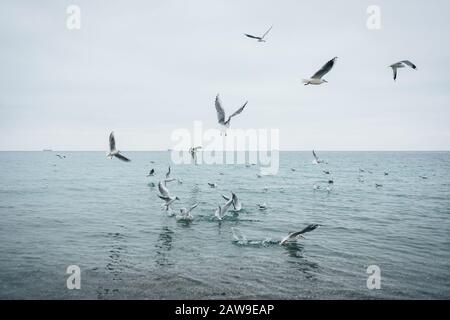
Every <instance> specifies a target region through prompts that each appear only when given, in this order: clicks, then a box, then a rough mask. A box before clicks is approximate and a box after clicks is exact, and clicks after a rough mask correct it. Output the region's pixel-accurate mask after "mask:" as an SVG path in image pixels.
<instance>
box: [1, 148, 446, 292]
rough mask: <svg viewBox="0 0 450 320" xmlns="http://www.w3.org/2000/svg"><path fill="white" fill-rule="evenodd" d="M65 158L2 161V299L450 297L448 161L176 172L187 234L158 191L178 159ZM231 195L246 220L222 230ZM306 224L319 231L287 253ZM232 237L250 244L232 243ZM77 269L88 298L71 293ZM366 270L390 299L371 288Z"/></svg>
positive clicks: (371, 157)
mask: <svg viewBox="0 0 450 320" xmlns="http://www.w3.org/2000/svg"><path fill="white" fill-rule="evenodd" d="M55 154H56V152H0V163H1V166H0V178H1V179H0V181H1V182H0V298H2V299H29V298H38V299H53V298H62V299H131V298H137V299H217V298H219V299H225V298H232V299H238V298H239V299H247V298H248V299H269V298H270V299H272V298H274V299H365V298H395V299H397V298H406V299H421V298H425V299H428V298H437V299H449V298H450V252H449V249H450V222H449V219H450V153H448V152H321V153H319V155H320V157H322V158H324V159H325V160H326V161H327V162H328V164H321V165H313V164H312V163H311V160H312V156H311V154H310V152H282V153H281V155H280V171H279V174H278V175H275V176H264V177H262V178H258V177H257V173H258V172H259V170H258V167H257V166H250V167H247V166H245V165H220V166H218V165H201V166H200V165H199V166H194V165H175V164H171V165H172V176H173V177H177V178H180V179H182V181H183V183H182V184H178V183H177V182H172V183H170V184H169V189H170V190H171V192H172V193H173V194H176V195H177V196H178V197H180V199H181V200H180V201H179V202H178V203H176V205H175V206H174V209H179V208H180V207H182V206H189V205H191V204H193V203H196V202H198V203H199V207H198V208H196V209H195V210H194V211H193V215H194V217H195V220H194V221H193V222H192V223H191V224H185V223H180V222H177V221H176V220H175V219H174V218H173V217H169V216H168V215H167V214H165V213H164V212H162V211H161V208H160V205H161V202H162V201H161V200H160V199H159V198H158V197H157V196H156V194H157V188H155V187H151V183H152V182H153V183H155V184H157V182H158V180H159V179H162V177H163V176H164V174H165V173H166V171H167V166H168V165H169V163H170V154H169V153H168V152H126V153H125V154H126V155H127V156H129V157H130V158H131V159H132V162H130V163H124V162H121V161H118V160H117V159H113V160H109V159H106V158H105V153H104V152H64V153H60V154H64V155H65V156H66V158H65V159H58V158H57V157H56V156H55ZM150 161H154V164H153V163H151V162H150ZM151 168H155V170H156V173H157V175H156V177H151V178H147V177H146V174H147V172H148V171H149V170H150V169H151ZM291 168H293V169H295V171H292V170H291ZM360 168H362V169H364V170H365V172H360V171H359V169H360ZM323 170H329V171H331V174H330V175H326V174H324V173H323V172H322V171H323ZM369 171H370V172H371V173H369ZM384 172H388V175H385V174H384ZM420 176H426V177H427V179H424V178H421V177H420ZM330 178H331V179H333V180H334V185H333V186H332V189H331V190H330V191H327V190H326V189H325V188H326V186H327V185H328V180H329V179H330ZM208 182H214V183H217V185H218V187H217V188H215V189H213V188H210V187H209V186H208V185H207V183H208ZM376 183H378V184H382V185H383V186H382V187H380V188H376V187H375V184H376ZM314 185H320V186H322V188H321V189H319V190H314V189H313V186H314ZM231 190H232V191H233V192H235V193H236V194H237V195H238V197H239V198H240V200H241V201H242V203H243V210H242V211H243V212H241V213H240V214H239V215H233V214H232V213H228V215H227V216H226V218H225V219H224V221H222V222H220V223H219V222H218V221H217V220H216V219H215V218H214V211H215V209H216V208H217V206H218V204H223V203H224V200H223V199H222V198H221V194H222V193H225V194H227V193H229V192H230V191H231ZM263 202H265V203H266V204H267V206H268V209H267V210H265V211H260V210H258V208H257V207H256V204H257V203H263ZM310 223H318V224H321V225H322V226H321V227H320V228H319V229H317V230H314V231H313V232H311V233H308V234H307V235H306V238H307V239H305V240H299V241H298V242H297V244H291V245H288V246H280V245H279V244H278V243H277V241H279V240H280V239H281V238H282V237H283V236H285V235H286V234H287V233H288V232H289V231H296V230H300V229H301V228H303V227H305V226H306V225H307V224H310ZM232 227H234V228H237V229H239V230H240V231H241V233H243V234H244V235H246V237H247V238H248V239H251V240H254V241H252V242H250V243H237V242H235V241H233V236H232V232H231V228H232ZM263 240H265V241H263ZM69 265H77V266H79V267H80V269H81V289H80V290H69V289H67V287H66V279H67V277H68V276H69V275H68V274H66V269H67V267H68V266H69ZM370 265H377V266H379V268H380V270H381V288H380V289H373V290H369V289H368V288H367V285H366V282H367V277H368V276H369V275H368V274H367V273H366V269H367V267H368V266H370Z"/></svg>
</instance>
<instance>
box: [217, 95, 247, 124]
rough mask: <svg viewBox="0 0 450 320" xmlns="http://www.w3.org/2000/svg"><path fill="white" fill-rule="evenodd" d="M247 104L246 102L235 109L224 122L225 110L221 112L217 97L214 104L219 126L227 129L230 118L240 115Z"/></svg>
mask: <svg viewBox="0 0 450 320" xmlns="http://www.w3.org/2000/svg"><path fill="white" fill-rule="evenodd" d="M247 103H248V101H246V102H245V103H244V105H243V106H242V107H240V108H239V109H237V110H236V111H235V112H234V113H233V114H232V115H231V116H229V117H228V119H227V120H225V110H223V108H222V104H221V102H220V99H219V95H217V96H216V103H215V104H216V111H217V120H218V122H219V124H220V125H222V126H224V127H225V128H229V127H230V120H231V118H232V117H234V116H237V115H238V114H240V113H241V112H242V110H244V108H245V106H246V105H247Z"/></svg>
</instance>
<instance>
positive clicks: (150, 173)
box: [147, 169, 155, 177]
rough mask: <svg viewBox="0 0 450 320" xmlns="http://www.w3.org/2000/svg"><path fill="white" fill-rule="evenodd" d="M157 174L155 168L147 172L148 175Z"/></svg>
mask: <svg viewBox="0 0 450 320" xmlns="http://www.w3.org/2000/svg"><path fill="white" fill-rule="evenodd" d="M154 175H155V169H152V170H150V172H149V173H148V174H147V177H153V176H154Z"/></svg>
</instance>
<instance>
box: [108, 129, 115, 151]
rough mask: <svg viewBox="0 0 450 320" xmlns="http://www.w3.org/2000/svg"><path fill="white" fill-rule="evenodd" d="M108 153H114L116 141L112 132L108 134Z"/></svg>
mask: <svg viewBox="0 0 450 320" xmlns="http://www.w3.org/2000/svg"><path fill="white" fill-rule="evenodd" d="M109 151H111V152H114V151H116V139H114V132H111V133H110V134H109Z"/></svg>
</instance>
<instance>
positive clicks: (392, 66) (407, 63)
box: [389, 60, 417, 81]
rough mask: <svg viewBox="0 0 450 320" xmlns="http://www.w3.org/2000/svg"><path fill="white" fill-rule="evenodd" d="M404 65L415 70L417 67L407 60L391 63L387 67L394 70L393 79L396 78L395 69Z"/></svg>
mask: <svg viewBox="0 0 450 320" xmlns="http://www.w3.org/2000/svg"><path fill="white" fill-rule="evenodd" d="M406 66H408V67H411V68H413V69H414V70H417V67H416V66H415V65H414V63H412V62H411V61H409V60H403V61H400V62H397V63H394V64H391V65H390V66H389V67H390V68H392V71H393V72H394V81H395V80H396V79H397V69H398V68H405V67H406Z"/></svg>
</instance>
